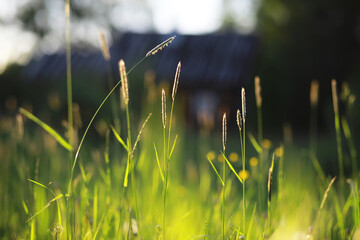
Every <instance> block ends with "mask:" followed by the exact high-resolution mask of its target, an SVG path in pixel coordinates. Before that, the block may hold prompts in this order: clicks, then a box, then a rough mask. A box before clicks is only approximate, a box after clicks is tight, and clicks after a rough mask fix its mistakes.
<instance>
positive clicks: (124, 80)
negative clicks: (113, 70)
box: [119, 59, 129, 105]
mask: <svg viewBox="0 0 360 240" xmlns="http://www.w3.org/2000/svg"><path fill="white" fill-rule="evenodd" d="M119 69H120V77H121V82H122V85H121V91H122V97H123V100H124V103H125V105H128V103H129V87H128V80H127V75H126V69H125V63H124V60H122V59H121V60H120V61H119Z"/></svg>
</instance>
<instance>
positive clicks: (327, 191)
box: [314, 177, 336, 231]
mask: <svg viewBox="0 0 360 240" xmlns="http://www.w3.org/2000/svg"><path fill="white" fill-rule="evenodd" d="M335 179H336V177H333V179H331V181H330V183H329V185H328V187H327V188H326V190H325V192H324V196H323V199H322V201H321V204H320V207H319V210H318V213H317V215H316V219H315V222H314V231H317V224H318V220H319V217H320V214H321V212H322V210H323V208H324V204H325V202H326V199H327V197H328V194H329V191H330V189H331V186H332V185H333V183H334V182H335Z"/></svg>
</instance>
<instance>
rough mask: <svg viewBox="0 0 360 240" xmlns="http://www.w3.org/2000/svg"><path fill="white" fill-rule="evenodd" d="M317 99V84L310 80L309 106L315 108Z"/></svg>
mask: <svg viewBox="0 0 360 240" xmlns="http://www.w3.org/2000/svg"><path fill="white" fill-rule="evenodd" d="M318 99H319V82H318V81H317V80H312V81H311V85H310V105H311V107H316V106H317V105H318Z"/></svg>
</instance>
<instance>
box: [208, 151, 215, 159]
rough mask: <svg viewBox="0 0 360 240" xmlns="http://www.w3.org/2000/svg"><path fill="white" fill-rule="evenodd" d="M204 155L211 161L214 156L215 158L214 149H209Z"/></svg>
mask: <svg viewBox="0 0 360 240" xmlns="http://www.w3.org/2000/svg"><path fill="white" fill-rule="evenodd" d="M206 157H207V158H208V159H209V160H210V161H213V160H214V159H215V158H216V154H215V152H214V151H209V152H208V153H207V154H206Z"/></svg>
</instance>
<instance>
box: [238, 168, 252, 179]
mask: <svg viewBox="0 0 360 240" xmlns="http://www.w3.org/2000/svg"><path fill="white" fill-rule="evenodd" d="M249 176H250V174H249V172H248V171H247V170H245V171H244V170H240V172H239V177H240V179H241V180H243V181H246V179H248V178H249Z"/></svg>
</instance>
